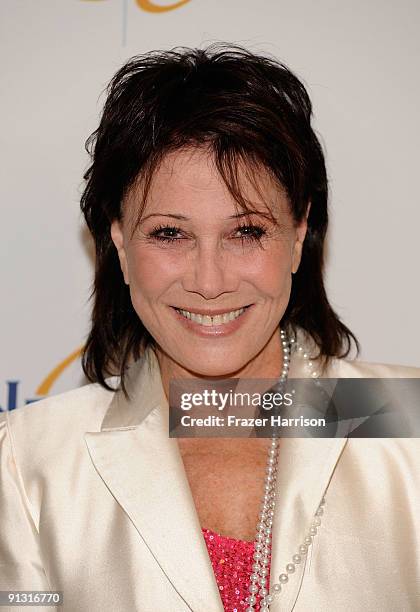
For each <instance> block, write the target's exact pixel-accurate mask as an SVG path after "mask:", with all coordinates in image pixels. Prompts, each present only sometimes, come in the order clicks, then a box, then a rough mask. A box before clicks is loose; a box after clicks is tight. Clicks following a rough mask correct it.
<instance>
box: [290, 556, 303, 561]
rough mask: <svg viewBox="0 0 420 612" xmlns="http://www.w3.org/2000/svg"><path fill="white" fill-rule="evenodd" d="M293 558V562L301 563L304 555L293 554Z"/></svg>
mask: <svg viewBox="0 0 420 612" xmlns="http://www.w3.org/2000/svg"><path fill="white" fill-rule="evenodd" d="M292 560H293V563H300V562H301V561H302V557H301V556H300V555H293V557H292Z"/></svg>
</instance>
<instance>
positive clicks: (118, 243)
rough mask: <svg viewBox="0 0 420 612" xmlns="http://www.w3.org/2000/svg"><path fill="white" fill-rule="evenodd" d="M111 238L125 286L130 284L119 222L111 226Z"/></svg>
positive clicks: (114, 222) (116, 221)
mask: <svg viewBox="0 0 420 612" xmlns="http://www.w3.org/2000/svg"><path fill="white" fill-rule="evenodd" d="M111 238H112V242H113V243H114V245H115V248H116V249H117V253H118V259H119V260H120V266H121V271H122V273H123V277H124V282H125V284H126V285H129V284H130V281H129V277H128V264H127V255H126V252H125V247H124V235H123V230H122V225H121V222H120V221H118V220H115V221H113V222H112V224H111Z"/></svg>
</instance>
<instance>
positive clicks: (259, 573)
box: [245, 330, 325, 612]
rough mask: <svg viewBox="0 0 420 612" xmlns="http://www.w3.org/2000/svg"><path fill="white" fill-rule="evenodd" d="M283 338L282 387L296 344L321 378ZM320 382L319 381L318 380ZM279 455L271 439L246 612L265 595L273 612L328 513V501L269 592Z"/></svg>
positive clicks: (264, 607) (264, 608)
mask: <svg viewBox="0 0 420 612" xmlns="http://www.w3.org/2000/svg"><path fill="white" fill-rule="evenodd" d="M280 338H281V343H282V349H283V370H282V373H281V376H280V379H279V383H278V384H284V383H285V382H286V380H287V376H288V374H289V365H290V347H291V346H293V345H295V351H296V352H297V353H298V355H300V356H302V357H303V359H304V361H305V370H306V371H307V373H308V374H309V375H310V377H311V378H318V376H319V374H318V373H317V372H315V371H314V369H313V363H312V361H309V355H308V353H306V352H305V349H304V347H303V346H301V345H299V344H297V343H296V341H295V339H294V338H291V339H290V340H288V339H287V336H286V333H285V332H284V331H283V330H281V331H280ZM317 382H318V383H319V381H317ZM278 455H279V439H278V438H276V437H273V438H271V444H270V447H269V451H268V458H267V468H266V477H265V481H264V493H263V498H262V502H261V512H260V514H259V522H258V524H257V534H256V538H255V542H254V549H255V552H254V561H255V563H253V565H252V574H251V576H250V586H249V593H250V595H249V596H248V597H247V599H246V602H247V604H248V607H247V608H246V610H245V612H254V611H255V607H254V606H255V605H256V603H257V598H256V594H257V593H259V595H261V601H260V606H261V607H260V612H269V610H270V604H271V603H273V601H274V598H275V596H276V595H278V594H279V593H280V591H281V588H282V584H286V582H288V581H289V575H290V574H293V573H294V572H295V571H296V565H298V564H299V563H301V562H302V558H303V557H304V556H305V555H306V554H307V552H308V549H309V547H310V546H311V544H312V540H313V537H314V536H315V535H316V533H317V530H318V527H319V525H320V524H321V518H320V517H321V516H322V515H323V512H324V508H323V506H324V504H325V499H322V501H321V504H320V505H319V507H318V509H317V511H316V512H315V516H314V518H313V521H312V524H311V526H310V528H309V531H308V535H307V536H306V537H305V538H304V540H303V542H302V544H300V546H299V547H298V550H297V552H296V554H294V555H293V557H292V561H291V562H290V563H288V564H287V565H286V568H285V573H282V574H280V575H279V577H278V582H276V583H274V584H273V585H272V587H271V590H270V591H269V590H268V589H267V580H268V573H269V570H268V569H267V566H268V564H269V563H270V559H271V536H272V528H273V519H274V508H275V505H276V500H275V498H276V482H277V463H278Z"/></svg>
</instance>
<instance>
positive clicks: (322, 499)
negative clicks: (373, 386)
mask: <svg viewBox="0 0 420 612" xmlns="http://www.w3.org/2000/svg"><path fill="white" fill-rule="evenodd" d="M90 144H91V145H92V165H91V166H90V168H89V170H88V172H87V174H86V177H85V178H86V180H87V183H86V189H85V191H84V194H83V197H82V211H83V213H84V215H85V218H86V221H87V224H88V226H89V228H90V230H91V232H92V235H93V237H94V240H95V245H96V271H95V286H94V305H93V315H92V327H91V331H90V334H89V337H88V340H87V343H86V347H85V350H84V355H83V365H84V370H85V373H86V374H87V376H88V378H89V379H90V381H92V384H90V385H87V386H85V387H82V388H81V389H77V390H74V391H71V392H68V393H64V394H62V395H60V396H57V397H52V398H49V399H46V400H43V401H41V402H38V403H36V404H35V405H31V406H30V407H27V408H26V407H25V408H22V409H20V410H17V411H14V412H13V413H12V414H10V415H9V414H7V413H5V414H4V415H1V421H0V427H1V429H0V435H1V443H2V451H1V457H2V464H1V465H2V467H1V475H2V478H1V486H2V493H1V499H2V503H1V509H0V524H1V538H0V555H1V556H0V568H1V572H0V588H1V589H3V590H5V589H7V590H29V589H34V590H37V589H38V590H46V589H47V590H61V591H62V592H63V598H64V600H63V607H62V609H64V610H69V611H74V610H86V611H89V612H95V611H98V612H99V611H101V612H103V611H105V610H110V611H111V610H112V611H115V610H127V611H128V610H130V611H131V610H141V611H144V612H149V611H152V610H159V611H162V612H169V611H170V612H178V611H179V612H181V611H186V610H194V611H199V612H213V611H214V612H216V611H222V610H223V609H225V610H229V611H234V610H245V609H246V610H258V609H261V610H268V609H270V610H272V611H280V610H281V611H282V612H283V611H285V610H292V609H293V610H296V611H300V612H303V611H305V612H307V611H308V610H316V611H327V610H328V611H329V610H334V611H343V612H344V611H347V610H357V611H358V610H362V609H363V610H366V611H370V612H377V610H387V611H389V612H391V611H395V610H397V609H398V610H404V611H409V610H415V609H418V600H417V588H416V587H417V586H418V577H419V576H418V565H417V569H416V562H417V563H418V548H417V546H416V542H415V537H416V531H415V526H416V524H417V516H418V510H419V490H420V489H419V484H420V483H419V476H418V470H417V469H416V462H417V460H418V450H419V445H418V442H417V440H415V439H367V440H360V439H357V438H353V439H350V440H349V439H346V438H340V439H334V438H327V439H313V438H312V439H311V438H309V439H302V438H284V439H281V440H280V441H279V440H270V439H268V438H254V439H240V438H214V437H212V438H205V437H204V438H178V439H175V438H169V436H168V411H169V406H168V398H169V390H170V381H171V380H172V379H196V378H200V379H205V380H206V379H229V378H239V379H259V378H275V379H280V380H281V381H284V380H285V379H286V377H287V376H290V377H295V378H304V377H313V378H316V377H320V376H323V377H335V378H341V377H350V378H351V377H353V378H360V377H416V378H417V377H419V375H420V370H418V369H414V368H403V367H397V366H386V365H378V364H376V365H375V364H367V363H361V362H357V361H350V360H347V359H345V358H346V357H348V355H349V352H350V350H351V345H352V343H353V344H354V345H355V346H356V347H357V346H358V345H357V341H356V339H355V337H354V336H353V334H352V333H351V331H350V330H349V329H348V328H347V327H346V326H345V325H344V324H343V323H342V322H341V321H340V320H339V318H338V316H337V315H336V313H335V312H334V311H333V309H332V308H331V306H330V304H329V302H328V299H327V296H326V293H325V289H324V284H323V247H324V237H325V233H326V229H327V221H328V216H327V178H326V171H325V163H324V157H323V153H322V150H321V147H320V145H319V142H318V140H317V138H316V136H315V134H314V132H313V130H312V128H311V103H310V100H309V98H308V95H307V93H306V91H305V88H304V87H303V85H302V84H301V83H300V81H299V80H298V79H297V78H296V77H295V76H294V75H293V74H292V73H291V72H290V71H289V70H288V69H287V68H286V67H285V66H284V65H282V64H280V63H279V62H277V61H275V60H272V59H269V58H265V57H260V56H257V55H254V54H252V53H250V52H248V51H246V50H243V49H240V48H236V47H235V48H225V47H221V48H209V49H207V50H205V51H202V50H191V49H178V50H175V51H170V52H156V53H149V54H146V55H143V56H139V57H135V58H133V59H132V60H131V61H129V62H128V63H127V64H126V65H125V66H124V67H123V68H121V70H120V71H119V72H118V73H117V74H116V75H115V77H114V78H113V80H112V82H111V84H110V86H109V89H108V97H107V100H106V104H105V108H104V112H103V116H102V119H101V122H100V126H99V128H98V130H97V131H96V132H95V133H94V134H93V135H92V137H91V140H90ZM266 466H267V471H266ZM263 493H264V496H263ZM260 513H261V514H260ZM257 523H258V526H257ZM254 540H255V542H254ZM413 540H414V541H413Z"/></svg>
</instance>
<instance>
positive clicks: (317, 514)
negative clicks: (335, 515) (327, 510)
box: [315, 506, 324, 516]
mask: <svg viewBox="0 0 420 612" xmlns="http://www.w3.org/2000/svg"><path fill="white" fill-rule="evenodd" d="M315 514H316V516H322V515H323V514H324V508H323V507H322V506H320V507H319V508H318V510H317V511H316V512H315Z"/></svg>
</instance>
